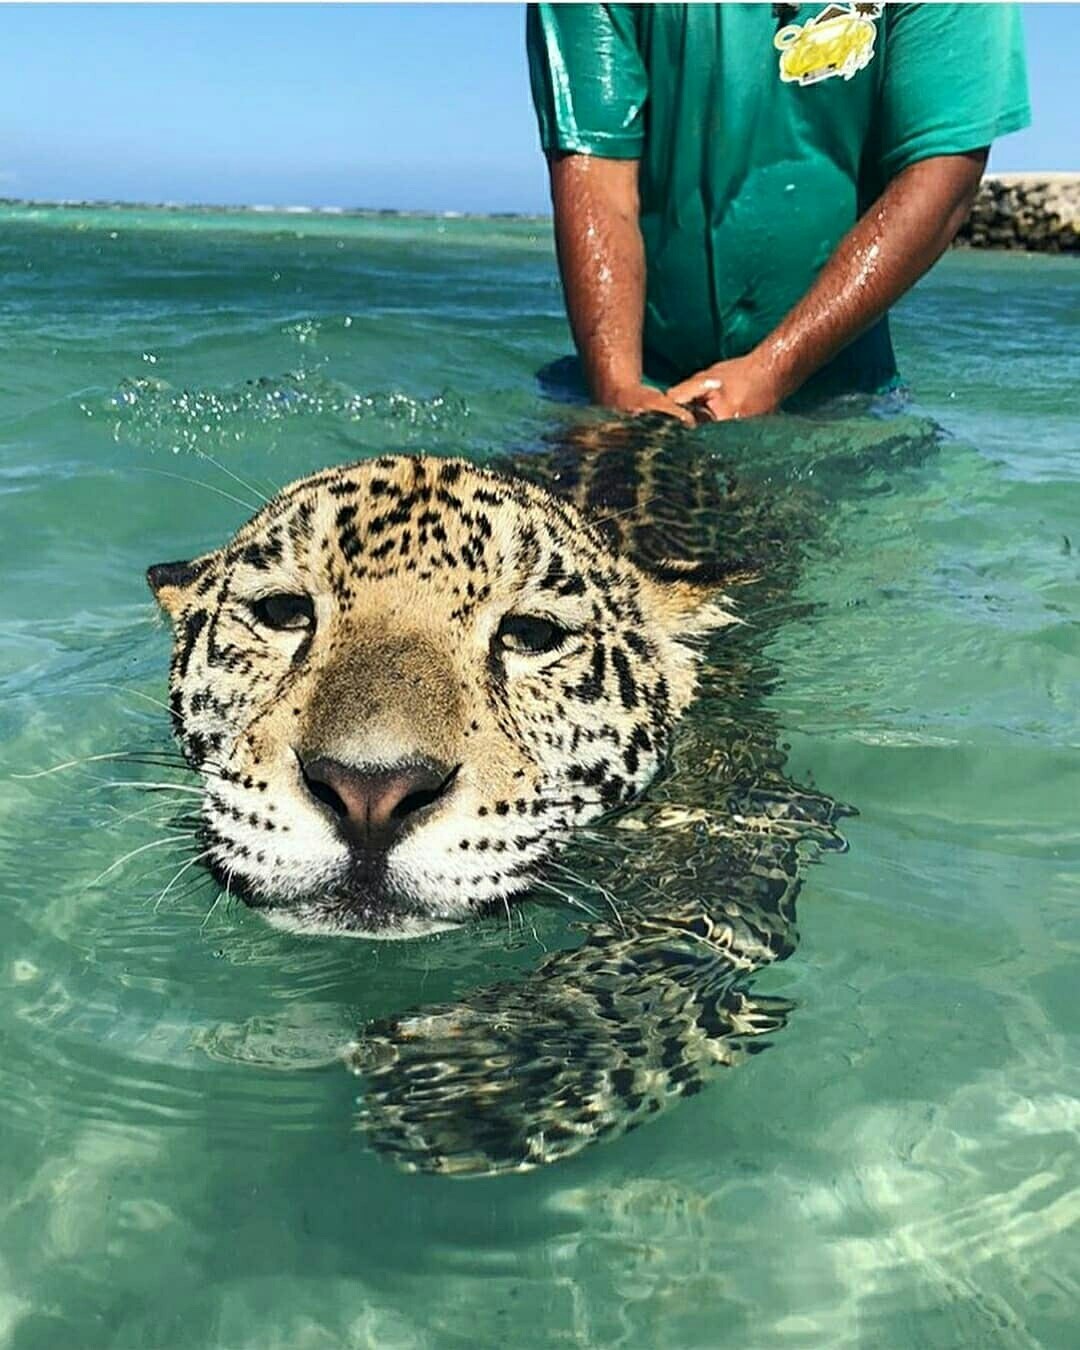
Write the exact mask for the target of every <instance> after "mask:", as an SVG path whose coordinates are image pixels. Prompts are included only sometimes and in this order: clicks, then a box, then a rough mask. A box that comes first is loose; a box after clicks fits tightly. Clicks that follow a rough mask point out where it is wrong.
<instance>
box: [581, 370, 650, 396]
mask: <svg viewBox="0 0 1080 1350" xmlns="http://www.w3.org/2000/svg"><path fill="white" fill-rule="evenodd" d="M591 385H592V394H593V398H595V399H596V401H597V403H605V404H608V405H615V404H617V403H619V402H620V401H621V400H622V399H624V398H626V397H627V396H628V395H630V394H634V393H636V392H637V391H638V390H639V389H640V388H641V372H640V371H637V372H635V371H632V370H628V371H620V372H605V373H604V374H602V375H597V376H596V377H595V378H594V379H593V380H592V381H591Z"/></svg>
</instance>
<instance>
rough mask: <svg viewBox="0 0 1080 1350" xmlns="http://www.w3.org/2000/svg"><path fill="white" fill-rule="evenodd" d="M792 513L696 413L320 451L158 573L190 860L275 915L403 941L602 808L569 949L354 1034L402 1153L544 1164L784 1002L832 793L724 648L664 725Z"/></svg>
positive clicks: (372, 1112) (513, 872)
mask: <svg viewBox="0 0 1080 1350" xmlns="http://www.w3.org/2000/svg"><path fill="white" fill-rule="evenodd" d="M793 519H794V516H793V514H792V512H791V511H790V510H789V511H788V513H787V517H786V519H785V517H784V513H783V512H779V511H777V510H776V503H775V502H773V503H769V502H768V501H767V500H766V499H765V498H764V497H763V496H762V495H761V494H760V493H759V494H756V495H755V494H753V493H746V492H745V491H744V490H743V489H742V487H741V485H740V484H739V483H738V482H736V481H735V480H734V479H732V478H730V477H729V476H728V475H726V474H725V473H724V472H723V470H722V468H721V467H720V466H718V464H717V463H716V462H715V460H714V459H713V457H712V456H710V455H707V454H705V455H703V454H702V453H701V452H700V451H699V450H696V449H695V448H694V447H693V446H692V445H691V444H690V441H689V440H688V439H687V438H683V437H679V436H673V435H672V434H671V433H669V432H668V431H666V430H662V429H661V428H659V427H657V426H655V425H653V426H652V427H651V428H643V427H641V426H640V425H639V426H636V427H634V428H633V429H630V428H626V427H612V426H610V425H608V426H607V427H595V426H594V427H592V428H589V427H584V428H581V429H579V430H578V431H577V432H576V433H575V434H573V435H572V436H570V437H567V438H565V439H564V440H563V442H562V443H561V444H560V445H559V446H558V447H556V448H555V449H554V450H551V451H550V452H549V453H547V454H545V455H542V456H536V457H525V456H523V457H520V458H519V459H517V460H515V461H507V462H505V463H501V464H499V465H497V466H495V467H494V468H490V469H489V468H478V467H476V466H473V465H470V464H467V463H465V462H464V461H461V460H439V459H429V458H408V457H395V458H384V459H378V460H374V461H367V462H362V463H359V464H354V465H349V466H345V467H342V468H335V469H329V470H327V471H325V472H322V473H318V474H315V475H312V476H311V477H309V478H306V479H303V480H301V481H300V482H298V483H295V484H293V485H292V486H290V487H287V488H285V489H284V490H282V491H281V492H280V493H279V494H278V495H277V496H276V497H275V498H274V499H273V500H272V501H271V502H269V503H268V504H267V506H266V507H265V508H264V509H263V510H262V511H260V512H259V514H258V515H257V516H256V517H255V518H254V519H253V520H252V521H251V522H250V523H249V524H247V525H246V526H244V527H243V529H241V530H240V532H239V533H238V534H237V535H236V537H235V538H234V539H233V540H232V541H231V542H230V543H229V544H228V545H226V546H225V547H224V548H223V549H221V550H219V551H217V552H214V553H211V554H208V555H205V556H203V557H200V558H197V559H195V560H193V561H192V562H185V563H171V564H162V565H158V566H157V567H153V568H151V569H150V572H149V579H150V583H151V586H152V587H153V589H154V591H155V593H156V595H157V598H158V600H159V602H160V603H161V604H162V606H163V607H164V608H165V609H166V610H167V611H168V613H169V614H170V616H171V618H172V620H173V623H174V626H175V648H174V656H173V663H172V670H171V678H170V691H171V692H170V700H171V708H172V715H173V722H174V728H175V731H176V734H177V736H178V738H179V740H180V743H181V745H182V747H183V749H184V752H185V754H186V756H187V757H188V759H189V761H190V762H191V764H192V765H193V766H194V767H195V768H196V769H198V770H199V772H200V773H201V774H202V776H203V779H204V782H205V796H204V804H203V832H204V836H205V839H204V848H205V850H206V854H207V863H208V866H209V867H210V869H211V870H212V872H213V873H214V875H215V877H216V878H217V879H218V881H219V883H220V884H221V885H222V887H223V889H225V890H226V891H228V892H229V893H231V894H232V895H236V896H239V897H241V898H242V899H244V900H245V901H246V902H247V903H248V904H250V905H252V906H254V907H256V908H258V909H260V910H261V911H262V912H263V913H264V914H265V915H266V917H267V918H268V919H269V920H270V921H271V922H272V923H275V924H278V925H280V926H282V927H286V928H289V929H293V930H296V931H301V932H313V933H341V934H350V935H365V936H370V937H407V936H413V935H417V934H421V933H426V932H432V931H435V930H437V929H440V928H445V927H449V926H454V925H458V924H461V923H464V922H467V921H469V920H473V919H476V918H477V917H480V916H483V915H485V914H489V913H491V912H493V911H501V910H503V909H506V911H507V912H509V906H510V905H511V904H512V903H514V902H516V901H518V900H519V899H521V898H523V897H526V896H527V895H528V894H529V892H530V888H535V887H537V886H543V885H544V884H545V881H544V879H545V878H548V880H549V881H550V878H551V876H552V875H553V874H552V872H551V870H550V869H552V868H557V867H560V866H562V865H563V864H561V863H560V862H559V861H558V859H559V858H560V857H562V858H563V859H564V860H565V858H566V857H567V856H568V855H567V853H566V850H567V849H570V850H572V849H573V847H574V841H575V839H576V838H578V837H580V833H579V832H580V831H581V829H582V827H583V826H585V825H588V824H589V823H590V822H596V821H599V820H604V825H603V826H602V828H603V830H605V831H606V834H605V839H606V841H607V842H606V845H605V848H606V852H605V851H604V850H603V849H602V852H603V856H604V858H605V866H604V869H603V880H600V879H599V878H598V879H597V881H596V883H595V884H596V886H597V888H598V890H599V891H600V892H601V893H602V894H604V895H605V897H606V899H607V900H608V901H609V902H610V904H611V908H612V915H611V917H609V918H608V919H607V920H605V921H597V922H595V923H594V924H593V925H592V926H591V928H590V930H589V933H588V936H587V938H586V940H585V942H584V943H583V945H581V946H580V947H579V948H577V949H576V950H573V951H569V952H563V953H560V954H559V955H557V956H555V957H552V958H550V959H549V960H548V961H547V962H545V963H544V964H543V965H542V966H541V967H540V968H539V969H538V970H537V971H535V972H534V973H533V974H532V975H531V976H530V977H529V978H528V979H527V980H525V981H524V982H522V983H519V984H517V985H509V984H507V985H498V986H492V987H489V988H487V989H483V990H479V991H476V993H475V994H474V995H472V996H470V997H468V998H467V999H465V1000H463V1001H462V1002H460V1003H457V1004H454V1005H446V1006H442V1007H436V1008H430V1009H423V1010H421V1011H420V1012H418V1013H416V1014H412V1015H409V1016H405V1017H402V1018H400V1019H394V1020H391V1021H389V1022H387V1023H384V1024H380V1025H378V1026H372V1027H368V1028H366V1029H365V1030H364V1032H363V1033H362V1035H361V1036H360V1038H359V1039H358V1042H357V1044H356V1046H355V1047H353V1049H352V1051H351V1052H350V1062H351V1064H352V1066H353V1067H354V1068H355V1069H356V1070H357V1071H358V1072H360V1073H362V1074H363V1075H364V1076H365V1078H366V1092H365V1095H364V1098H363V1106H362V1116H363V1119H364V1121H365V1123H366V1126H367V1128H368V1130H369V1133H370V1134H371V1136H372V1137H373V1139H374V1140H375V1141H376V1143H377V1144H378V1145H379V1146H380V1147H382V1148H383V1149H384V1150H385V1151H387V1152H389V1153H390V1154H392V1155H393V1156H394V1157H395V1158H396V1159H397V1160H398V1161H399V1162H400V1163H401V1164H402V1165H404V1166H406V1167H412V1168H422V1169H426V1170H436V1171H445V1172H455V1173H490V1172H495V1171H505V1170H520V1169H523V1168H527V1167H531V1166H535V1165H537V1164H538V1163H542V1162H547V1161H551V1160H553V1159H555V1158H558V1157H561V1156H564V1155H566V1154H568V1153H571V1152H574V1151H576V1150H577V1149H578V1148H580V1147H581V1146H582V1145H583V1144H585V1143H587V1142H589V1141H590V1140H591V1139H594V1138H597V1137H600V1136H601V1135H603V1134H610V1133H614V1132H618V1131H621V1130H624V1129H626V1128H630V1127H631V1126H633V1125H634V1124H636V1123H637V1122H638V1121H639V1120H641V1119H643V1118H645V1117H646V1116H647V1115H649V1114H652V1113H654V1112H655V1111H657V1110H659V1109H660V1107H661V1106H662V1105H663V1104H665V1103H666V1102H667V1101H668V1100H670V1099H671V1098H673V1097H676V1096H679V1095H684V1094H686V1093H688V1092H693V1091H696V1090H697V1088H698V1087H700V1085H701V1084H702V1082H703V1081H704V1080H705V1079H706V1078H707V1077H708V1075H709V1074H710V1072H711V1071H712V1070H714V1069H715V1068H717V1067H719V1066H723V1065H725V1064H728V1063H731V1062H734V1061H735V1060H737V1059H738V1058H740V1057H741V1056H742V1055H743V1054H744V1053H745V1052H746V1051H747V1050H751V1049H753V1048H755V1045H757V1044H760V1042H759V1041H758V1040H757V1038H758V1037H760V1035H761V1034H762V1033H763V1032H766V1031H769V1030H773V1029H775V1028H777V1027H778V1026H780V1025H782V1024H783V1020H784V1017H785V1015H786V1009H785V1007H784V1005H782V1004H781V1003H779V1002H777V1001H771V1002H770V1001H767V1000H760V999H759V1000H756V1001H755V1000H754V999H752V998H751V997H750V995H749V993H748V992H747V991H746V988H745V977H746V976H747V974H748V973H749V972H750V971H752V970H753V969H755V968H756V967H758V966H760V965H761V964H763V963H765V962H768V961H772V960H775V959H776V958H778V957H782V956H785V955H787V954H788V952H789V951H790V950H791V948H792V946H793V943H794V933H793V926H792V924H793V903H794V896H795V892H796V890H797V888H798V866H799V859H800V846H801V845H803V844H807V843H817V844H818V845H820V846H824V847H836V846H838V845H839V842H840V841H839V837H838V836H837V835H836V832H835V829H834V821H835V818H836V816H837V814H838V808H836V807H835V805H834V804H833V803H832V802H830V801H828V800H827V799H824V798H820V797H816V796H813V795H812V794H807V793H801V792H799V791H798V790H796V789H794V788H792V787H791V785H790V784H788V783H787V782H786V781H785V780H784V779H783V777H782V774H781V771H780V766H781V762H782V756H780V755H779V754H778V752H777V751H776V748H775V735H774V732H773V729H772V728H771V726H770V725H768V723H767V720H766V721H765V722H764V723H762V722H761V719H760V711H759V710H758V712H757V713H756V714H755V715H756V716H757V718H758V722H757V724H756V725H755V723H754V720H753V716H749V715H748V716H747V717H746V718H744V719H742V720H741V721H740V719H739V718H737V717H733V716H732V715H731V709H732V707H734V706H736V705H737V703H738V701H739V699H740V698H742V699H743V702H744V703H745V704H746V711H747V713H748V714H752V713H754V709H753V706H752V703H751V701H750V699H749V697H748V686H747V672H748V670H750V669H752V667H751V666H749V665H747V664H746V663H745V660H744V659H743V664H742V665H741V666H740V658H739V657H738V655H736V656H735V658H734V659H733V660H732V661H731V662H730V664H729V666H728V668H727V669H726V670H725V668H724V664H723V661H722V660H721V662H720V663H719V665H717V664H716V663H715V662H712V663H710V666H709V670H708V672H707V679H706V694H707V695H708V697H709V698H711V699H713V700H716V699H719V700H720V701H721V706H722V707H724V708H725V711H718V712H717V716H716V717H715V719H713V720H712V723H711V725H709V726H707V727H705V728H704V730H702V729H701V728H699V730H698V731H697V732H695V733H694V734H693V737H692V738H691V739H690V740H687V739H686V737H685V736H684V739H683V744H682V746H681V749H680V748H679V747H678V746H676V739H675V738H676V730H677V728H678V726H679V723H680V719H681V718H682V717H683V714H684V713H685V712H686V710H687V708H688V707H689V706H690V704H691V701H692V699H693V698H694V693H695V687H696V686H697V684H698V681H699V679H700V677H701V673H702V672H701V668H700V667H701V655H702V651H703V649H704V647H705V645H706V643H707V642H708V641H715V640H716V639H717V638H718V637H719V643H720V645H719V648H718V650H719V651H721V652H722V651H723V650H724V648H725V643H728V644H730V634H731V632H732V631H733V630H732V625H733V624H735V623H736V619H735V616H734V613H733V610H732V605H731V603H730V601H729V600H728V599H727V597H726V596H725V595H724V594H723V592H722V591H721V589H720V587H721V585H722V584H724V583H725V580H726V582H727V584H729V585H730V584H739V583H740V582H741V583H744V584H746V583H749V591H750V593H752V594H756V596H757V598H758V599H759V600H761V599H762V598H765V599H766V600H767V599H768V598H769V597H770V596H773V597H774V596H775V595H776V594H777V593H778V592H779V591H780V590H782V588H783V586H784V585H785V584H787V583H788V582H789V581H790V571H791V561H790V560H791V556H792V550H791V549H790V547H789V548H787V549H786V550H785V549H784V547H783V543H784V536H785V531H787V532H789V533H790V531H791V529H792V521H793ZM740 568H741V569H742V571H741V573H740ZM755 568H756V569H757V571H756V572H755V570H754V569H755ZM718 672H719V673H718ZM725 700H726V703H725V702H724V701H725ZM691 744H692V745H694V750H693V752H692V753H691V755H690V757H689V759H687V757H686V756H687V747H688V746H689V745H691ZM673 749H674V755H675V759H676V761H677V762H678V763H679V765H680V766H681V767H680V769H679V772H678V773H677V774H669V776H668V777H667V778H666V779H665V781H664V782H662V783H661V784H659V786H658V787H657V789H656V790H655V792H654V795H653V797H652V799H650V800H649V801H648V802H645V803H642V802H641V801H640V799H641V795H642V793H643V791H644V789H645V788H646V787H647V786H648V784H649V783H650V781H651V780H653V779H654V778H655V777H656V776H657V774H658V773H659V772H660V771H661V770H665V769H666V768H667V767H668V766H670V764H671V762H672V757H673ZM674 783H677V787H676V789H675V791H674V793H673V790H672V785H673V784H674ZM609 817H610V818H612V819H611V821H609V820H608V819H607V818H609ZM594 855H595V849H594ZM643 859H644V861H643ZM650 872H651V878H650V876H649V873H650ZM549 889H550V888H549Z"/></svg>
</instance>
